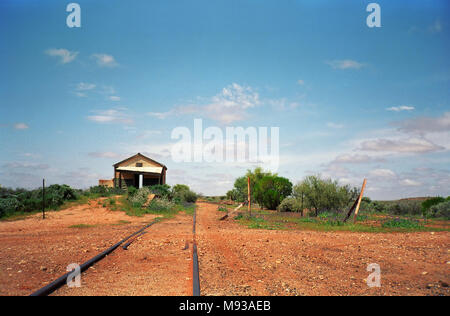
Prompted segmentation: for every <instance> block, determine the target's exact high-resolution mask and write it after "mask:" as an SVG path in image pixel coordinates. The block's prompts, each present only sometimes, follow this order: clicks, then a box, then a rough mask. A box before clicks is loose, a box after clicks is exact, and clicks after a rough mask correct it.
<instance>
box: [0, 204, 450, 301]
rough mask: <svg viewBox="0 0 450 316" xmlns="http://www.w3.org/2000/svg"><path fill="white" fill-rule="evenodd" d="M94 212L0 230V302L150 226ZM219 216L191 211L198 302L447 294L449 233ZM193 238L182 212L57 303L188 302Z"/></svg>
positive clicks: (204, 208)
mask: <svg viewBox="0 0 450 316" xmlns="http://www.w3.org/2000/svg"><path fill="white" fill-rule="evenodd" d="M101 204H102V203H101V202H100V203H99V202H98V201H94V202H91V203H90V204H88V205H82V206H75V207H72V208H69V209H67V210H64V211H60V212H51V213H48V214H47V219H46V220H42V219H41V218H40V215H35V216H32V217H30V218H28V219H25V220H20V221H15V222H0V242H1V244H2V247H1V248H0V258H1V261H0V295H28V294H30V293H32V292H33V291H35V290H37V289H39V288H40V287H42V286H44V285H45V284H47V283H48V282H50V281H52V280H54V279H56V278H57V277H59V276H60V275H62V274H64V273H65V272H66V271H65V270H66V267H67V265H69V264H70V263H82V262H84V261H86V260H88V259H90V258H92V257H93V256H95V255H97V254H98V253H100V252H101V251H103V250H105V249H106V248H108V247H109V246H111V245H112V244H115V243H116V242H117V241H119V240H121V239H122V238H123V237H125V236H127V235H129V234H130V233H132V232H135V231H136V230H138V229H139V228H141V227H143V225H144V224H145V223H148V222H150V221H152V219H154V216H152V215H148V216H145V217H130V216H127V215H126V214H125V213H123V212H118V211H117V212H113V211H110V210H108V209H106V208H103V207H102V206H101ZM222 216H223V212H219V211H217V205H214V204H209V203H204V202H200V203H198V208H197V229H196V231H197V235H196V240H197V243H198V254H199V265H200V285H201V293H202V295H449V294H450V292H449V290H448V287H445V285H446V284H448V283H449V281H450V280H449V275H450V274H449V268H450V265H449V261H450V251H449V247H448V245H449V244H450V243H449V241H450V240H449V239H450V238H449V236H450V235H449V234H450V233H448V232H436V233H430V232H421V233H408V234H404V233H391V234H387V233H352V232H316V231H299V230H290V231H288V230H278V231H275V230H255V229H248V228H246V227H244V226H241V225H239V224H238V223H237V222H235V221H233V220H227V221H218V218H220V217H222ZM81 224H82V225H81ZM71 227H75V228H71ZM77 227H84V228H77ZM192 237H193V236H192V217H191V216H187V215H185V214H183V213H180V214H178V215H177V216H176V217H174V218H172V219H170V220H165V221H163V222H161V223H158V224H156V225H153V226H151V227H150V228H149V229H148V230H147V232H146V234H144V235H142V236H140V237H138V239H137V240H136V241H135V242H133V243H132V244H131V245H130V247H129V248H128V250H123V249H122V248H119V249H117V250H116V251H115V252H113V253H112V254H111V255H110V256H108V257H106V258H105V259H104V260H102V261H100V262H99V263H97V264H96V265H95V266H93V267H92V268H90V269H89V270H88V271H86V272H85V273H83V274H82V278H81V281H82V287H81V288H72V289H71V288H68V287H66V286H64V287H63V288H61V289H60V290H58V291H57V292H55V293H54V295H191V294H192V279H191V278H192ZM186 246H188V247H186ZM371 263H377V264H378V265H379V266H380V268H381V287H379V288H369V287H368V286H367V284H366V281H365V279H367V277H368V275H369V273H370V272H368V271H367V270H366V269H367V266H368V265H369V264H371Z"/></svg>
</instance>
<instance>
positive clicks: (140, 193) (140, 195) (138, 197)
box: [128, 187, 151, 207]
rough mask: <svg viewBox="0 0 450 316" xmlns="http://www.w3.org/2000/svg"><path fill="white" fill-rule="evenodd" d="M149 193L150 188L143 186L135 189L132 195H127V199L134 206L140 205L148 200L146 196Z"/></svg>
mask: <svg viewBox="0 0 450 316" xmlns="http://www.w3.org/2000/svg"><path fill="white" fill-rule="evenodd" d="M150 194H151V191H150V188H148V187H143V188H142V189H139V190H137V191H136V193H135V194H133V195H132V196H128V199H129V200H130V202H131V204H132V205H133V206H134V207H142V205H144V204H145V202H147V200H148V196H149V195H150Z"/></svg>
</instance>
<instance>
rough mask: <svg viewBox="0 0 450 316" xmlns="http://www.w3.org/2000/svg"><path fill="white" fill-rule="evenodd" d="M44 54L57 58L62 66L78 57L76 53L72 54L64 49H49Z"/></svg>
mask: <svg viewBox="0 0 450 316" xmlns="http://www.w3.org/2000/svg"><path fill="white" fill-rule="evenodd" d="M45 53H46V54H47V55H49V56H53V57H59V58H60V62H61V63H62V64H68V63H70V62H72V61H74V60H75V58H76V57H77V55H78V52H72V51H69V50H67V49H64V48H59V49H56V48H51V49H48V50H46V51H45Z"/></svg>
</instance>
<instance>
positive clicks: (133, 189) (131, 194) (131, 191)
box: [128, 186, 138, 197]
mask: <svg viewBox="0 0 450 316" xmlns="http://www.w3.org/2000/svg"><path fill="white" fill-rule="evenodd" d="M137 190H138V189H136V188H135V187H132V186H131V187H128V196H129V197H131V196H133V195H135V194H136V192H137Z"/></svg>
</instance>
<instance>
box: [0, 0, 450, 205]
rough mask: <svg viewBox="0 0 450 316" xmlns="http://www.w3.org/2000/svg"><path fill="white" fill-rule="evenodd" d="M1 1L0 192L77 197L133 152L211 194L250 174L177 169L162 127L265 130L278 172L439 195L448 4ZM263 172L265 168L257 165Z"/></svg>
mask: <svg viewBox="0 0 450 316" xmlns="http://www.w3.org/2000/svg"><path fill="white" fill-rule="evenodd" d="M377 2H378V3H379V5H380V7H381V24H382V27H381V28H369V27H367V25H366V18H367V16H368V14H369V13H368V12H366V6H367V4H368V3H369V1H317V0H316V1H300V0H298V1H292V0H285V1H269V0H267V1H257V0H214V1H211V0H208V1H206V0H196V1H162V0H161V1H159V0H158V1H156V0H155V1H144V0H141V1H138V0H135V1H132V2H130V1H114V0H95V1H94V0H89V1H81V0H79V1H78V2H77V3H79V5H80V7H81V28H69V27H67V25H66V17H67V15H68V13H67V12H66V5H67V4H68V3H69V1H60V0H58V1H56V0H55V1H46V0H42V1H32V0H14V1H13V0H4V1H1V2H0V69H1V71H0V148H1V150H0V184H1V185H2V186H8V187H37V186H39V184H40V183H41V181H42V178H43V177H45V178H46V179H47V181H48V182H49V183H67V184H69V185H72V186H75V187H82V188H85V187H88V186H91V185H95V184H96V183H97V181H98V179H100V178H106V179H107V178H111V177H112V173H113V169H112V164H113V163H115V162H117V161H119V160H121V159H123V158H125V157H127V156H129V155H132V154H135V153H137V152H141V153H144V154H147V155H149V156H150V157H152V158H154V159H155V160H158V161H161V162H162V163H164V164H166V165H167V166H168V179H167V180H168V183H169V184H176V183H187V184H189V185H190V186H191V187H192V188H193V189H194V190H196V191H198V192H202V193H204V194H224V193H225V192H226V191H227V190H229V189H231V187H232V185H233V181H234V179H235V178H236V177H237V176H240V175H242V174H243V173H244V172H245V170H246V169H247V168H251V167H254V166H256V165H255V164H253V163H245V162H243V163H240V162H234V163H205V162H203V163H176V162H174V161H173V159H172V157H171V154H170V151H171V148H172V146H173V144H174V143H176V141H175V140H173V139H171V133H172V131H173V130H174V128H176V127H180V126H185V127H187V128H189V129H190V130H193V124H194V119H196V118H201V119H203V125H204V127H209V126H216V127H218V128H220V129H223V131H225V128H226V127H227V126H228V127H230V126H235V127H237V126H242V127H244V128H246V127H279V128H280V167H279V170H278V173H279V174H280V175H282V176H285V177H288V178H289V179H290V180H291V181H292V182H294V183H295V182H297V181H299V180H301V179H302V178H303V177H304V176H306V175H309V174H319V173H320V174H322V175H323V176H324V177H332V178H333V179H337V180H339V181H340V183H342V184H352V185H358V186H360V185H361V183H362V180H363V178H367V179H368V186H367V194H368V195H369V196H370V197H372V198H376V199H395V198H402V197H408V196H428V195H446V196H447V195H450V190H449V188H450V152H449V150H450V98H449V97H450V89H449V88H450V59H449V56H450V40H449V39H450V25H449V21H448V16H449V13H450V3H449V1H447V0H442V1H437V0H435V1H412V0H409V1H377ZM263 167H264V164H263Z"/></svg>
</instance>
